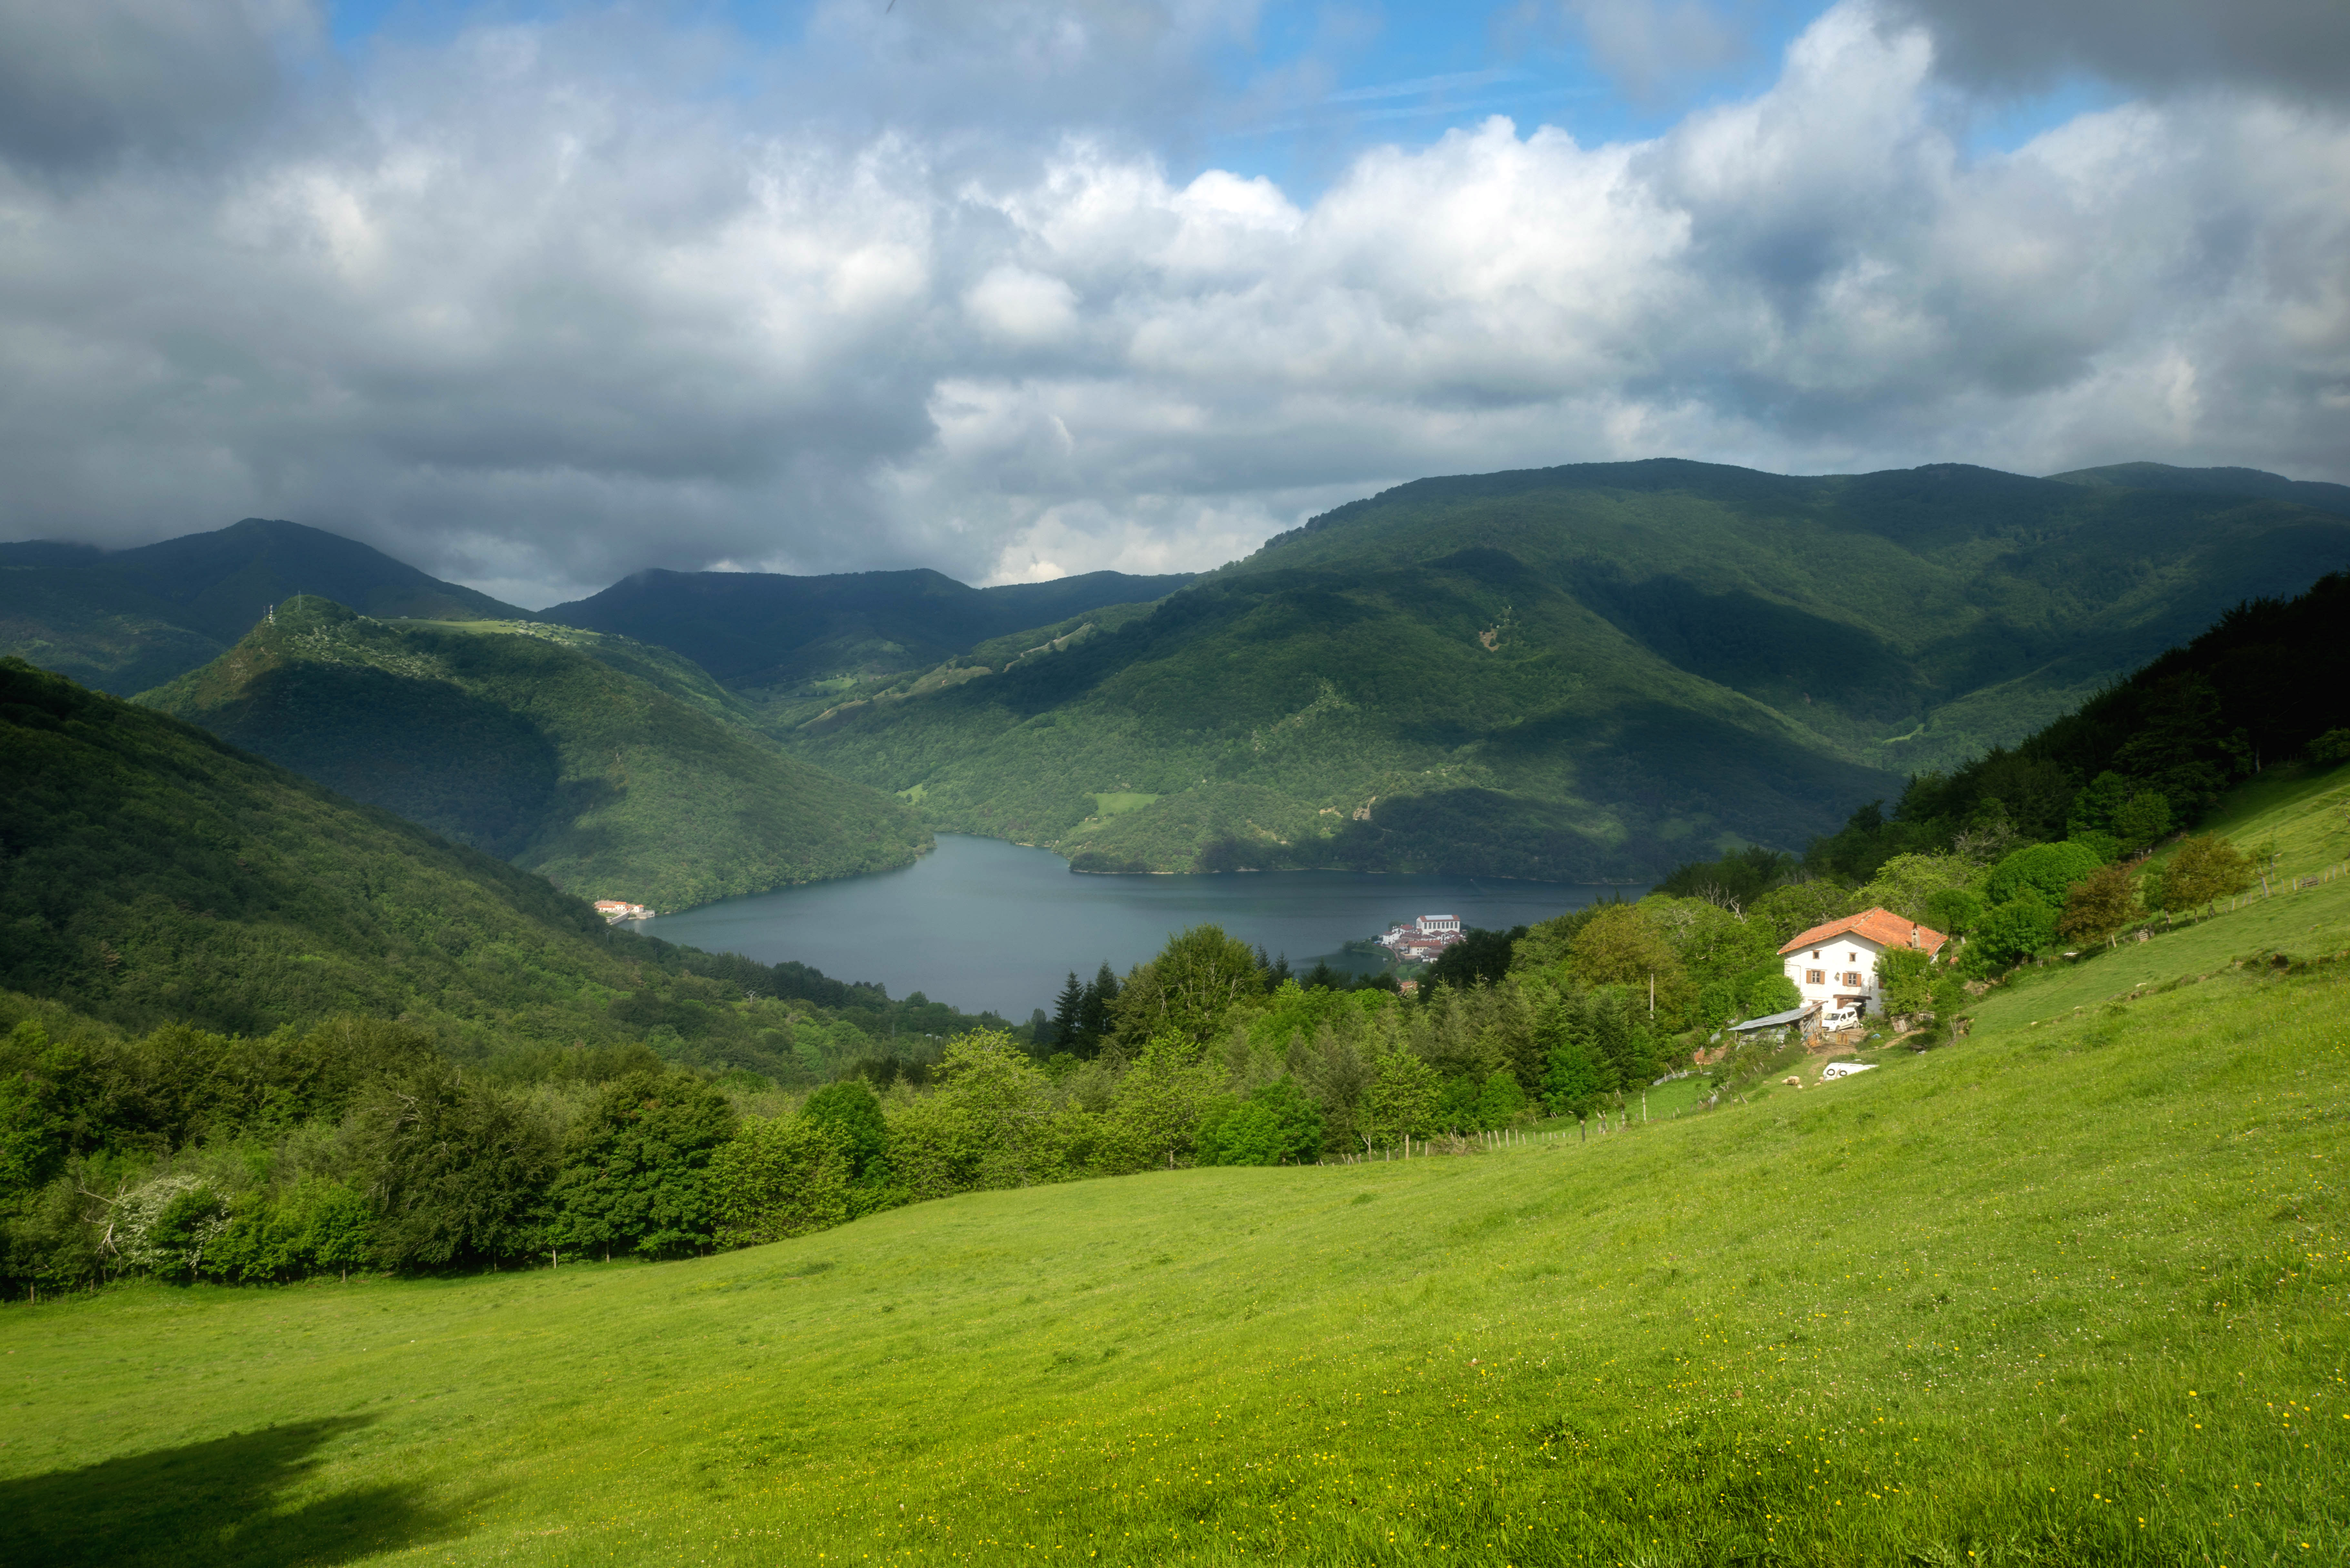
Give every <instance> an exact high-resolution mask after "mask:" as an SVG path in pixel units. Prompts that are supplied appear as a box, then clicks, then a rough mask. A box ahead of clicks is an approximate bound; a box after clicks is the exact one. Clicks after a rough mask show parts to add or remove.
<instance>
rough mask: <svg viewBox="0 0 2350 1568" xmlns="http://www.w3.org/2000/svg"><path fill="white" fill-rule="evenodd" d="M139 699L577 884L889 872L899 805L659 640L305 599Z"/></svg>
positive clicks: (695, 898)
mask: <svg viewBox="0 0 2350 1568" xmlns="http://www.w3.org/2000/svg"><path fill="white" fill-rule="evenodd" d="M140 701H143V702H146V703H148V704H150V705H151V706H153V707H157V708H160V709H161V710H163V711H166V712H170V713H172V714H174V715H176V716H178V717H181V718H183V719H187V720H189V721H191V722H196V723H201V724H203V725H205V726H206V727H207V728H210V729H212V730H213V731H214V732H216V733H218V734H220V735H222V736H223V737H224V739H227V740H229V741H231V742H234V743H235V744H237V745H240V746H244V747H245V748H247V749H249V750H252V751H255V752H257V753H261V754H262V755H264V756H267V757H269V758H271V759H272V760H273V761H276V762H279V763H284V764H285V765H286V766H288V767H292V768H295V769H296V770H297V771H300V772H302V773H304V774H308V775H309V776H311V777H313V778H317V779H318V780H319V781H320V782H322V783H324V784H328V786H329V787H331V788H334V789H336V790H338V791H340V792H341V793H343V794H348V795H350V796H352V797H353V798H355V799H359V800H363V801H366V802H369V804H371V805H381V806H383V807H385V808H386V809H387V810H391V811H395V812H398V813H400V815H404V816H407V817H409V818H411V820H414V821H417V822H420V823H422V824H423V825H425V826H429V827H431V828H432V829H434V830H435V831H437V832H440V833H442V834H445V835H447V836H450V837H452V838H455V839H458V840H460V841H461V842H465V843H470V844H473V845H474V846H477V847H480V848H483V849H485V850H488V851H490V852H492V853H494V854H498V855H501V856H504V857H507V858H509V859H512V860H513V861H514V862H515V864H516V865H519V866H522V867H526V868H528V869H530V870H534V871H536V872H539V873H540V874H542V875H544V876H545V877H547V878H548V879H549V880H550V881H552V882H554V883H555V884H556V886H557V887H559V888H566V889H567V890H569V891H572V892H576V893H578V894H580V895H581V896H583V897H587V898H630V899H634V900H637V901H639V902H643V903H648V904H651V905H653V906H655V907H656V908H660V909H677V908H680V907H682V906H685V905H690V904H702V903H708V902H710V901H711V900H712V899H716V898H726V897H729V896H731V895H733V894H738V893H752V892H759V891H763V890H764V889H766V888H775V887H778V886H781V885H783V884H785V883H790V882H805V881H811V880H815V879H816V878H819V877H838V876H847V875H854V874H856V873H859V872H866V871H876V870H882V869H886V868H888V867H892V866H900V865H904V864H905V863H906V862H907V861H909V860H910V859H912V858H913V857H914V856H915V855H916V854H917V853H919V852H920V850H921V849H922V848H923V847H925V846H927V844H928V842H929V835H928V834H927V833H925V832H924V831H923V830H922V828H921V826H920V824H919V823H917V822H916V821H915V819H914V817H913V815H912V814H911V813H910V811H908V810H907V809H906V808H905V807H904V806H902V805H899V803H897V802H895V801H892V800H889V799H888V798H887V797H885V796H882V795H880V794H878V793H876V792H874V791H872V790H868V789H866V788H864V787H862V786H860V785H857V784H848V783H847V782H846V781H843V780H840V779H836V778H833V777H831V776H829V775H827V774H823V773H821V772H819V771H818V770H816V769H815V768H813V767H810V766H809V765H808V764H807V763H804V762H800V761H798V760H796V759H795V758H792V757H789V756H786V755H785V754H784V753H781V752H780V751H778V750H777V749H776V748H775V746H774V745H773V744H772V743H771V742H768V741H766V740H765V739H764V737H762V736H760V735H758V734H756V733H755V732H753V731H752V730H750V729H749V728H748V727H747V725H746V724H745V722H743V713H742V711H741V710H740V709H739V706H738V705H737V704H736V703H735V702H734V701H733V699H731V698H730V697H729V696H728V695H727V694H726V693H725V692H724V691H722V690H721V689H720V688H719V687H718V686H717V685H716V683H715V682H713V681H712V680H710V679H709V678H708V677H707V676H706V675H702V673H701V672H700V671H698V670H694V668H693V667H692V665H691V663H690V662H688V661H687V660H685V659H681V658H680V657H679V656H677V655H675V654H672V653H670V652H668V651H667V650H666V649H652V648H646V647H644V646H642V645H639V644H634V643H630V642H629V641H628V640H627V639H621V638H614V637H608V636H603V635H600V634H597V633H593V632H573V631H570V630H568V629H567V628H552V627H541V626H536V625H526V624H524V623H519V622H511V621H504V622H484V623H482V624H481V625H479V626H474V627H465V628H452V627H446V626H437V625H431V624H421V623H414V622H381V621H375V620H370V619H367V618H360V617H354V616H352V615H351V614H350V613H349V612H348V611H346V610H344V609H342V608H341V607H338V606H334V605H329V604H328V603H326V602H325V601H324V600H320V599H317V598H312V597H305V598H302V599H299V600H296V601H294V602H292V603H290V604H288V605H286V606H285V607H281V609H280V610H279V612H278V615H277V618H276V622H275V623H274V624H270V625H263V626H258V627H255V628H254V629H253V630H252V631H251V632H250V633H249V634H248V635H247V636H246V637H245V639H244V640H243V641H242V642H240V643H238V644H237V646H236V647H235V648H234V649H232V650H231V651H230V652H229V653H227V654H224V656H222V658H220V659H216V660H214V661H213V663H211V664H209V665H207V666H205V667H204V668H203V669H202V670H195V671H193V672H192V673H190V674H188V675H185V676H182V678H181V679H179V680H176V681H174V682H172V684H171V685H169V686H165V687H162V688H159V689H158V690H156V691H151V692H148V693H145V694H144V695H143V696H142V697H141V698H140Z"/></svg>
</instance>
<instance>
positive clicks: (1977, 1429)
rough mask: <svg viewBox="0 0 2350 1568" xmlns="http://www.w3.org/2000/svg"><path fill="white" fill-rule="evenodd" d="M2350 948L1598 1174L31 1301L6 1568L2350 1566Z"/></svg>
mask: <svg viewBox="0 0 2350 1568" xmlns="http://www.w3.org/2000/svg"><path fill="white" fill-rule="evenodd" d="M2346 948H2350V881H2338V882H2334V883H2330V884H2327V885H2326V886H2324V887H2322V888H2314V889H2310V890H2307V891H2303V892H2299V893H2295V894H2293V895H2291V896H2289V897H2283V898H2275V899H2272V900H2269V901H2268V902H2266V903H2264V904H2260V905H2255V906H2253V907H2251V908H2249V909H2243V910H2240V911H2237V912H2236V913H2234V914H2230V915H2225V916H2222V917H2220V918H2219V919H2213V920H2210V921H2207V922H2204V923H2201V924H2199V925H2195V926H2192V927H2189V928H2187V929H2181V930H2179V931H2177V932H2173V933H2170V934H2168V935H2166V936H2163V937H2161V938H2158V939H2157V940H2154V941H2150V942H2147V943H2144V944H2133V945H2130V946H2128V947H2126V948H2124V949H2122V950H2117V951H2116V952H2112V953H2108V954H2103V955H2100V956H2098V957H2096V958H2094V959H2092V960H2089V961H2084V962H2081V963H2078V964H2074V965H2069V966H2063V967H2052V968H2050V969H2047V970H2045V971H2034V972H2033V974H2032V975H2030V976H2029V977H2028V978H2026V979H2023V980H2022V981H2017V982H2016V983H2013V984H2012V985H2009V986H2006V987H2002V989H2000V990H1998V991H1995V992H1992V993H1991V995H1990V996H1988V997H1986V998H1984V999H1983V1000H1982V1002H1981V1004H1980V1006H1979V1007H1978V1009H1977V1014H1976V1016H1977V1020H1978V1022H1977V1024H1976V1027H1975V1030H1974V1032H1973V1033H1972V1034H1971V1035H1970V1036H1969V1037H1968V1038H1967V1039H1965V1040H1964V1041H1962V1042H1961V1043H1960V1044H1956V1045H1954V1046H1951V1047H1950V1048H1947V1049H1943V1050H1938V1051H1934V1052H1931V1053H1928V1054H1923V1055H1913V1054H1909V1053H1908V1052H1903V1051H1893V1052H1880V1053H1877V1054H1875V1056H1874V1058H1873V1059H1875V1060H1877V1061H1878V1062H1879V1063H1880V1064H1881V1070H1879V1071H1877V1072H1874V1073H1869V1074H1866V1075H1861V1076H1859V1077H1856V1078H1854V1079H1850V1080H1846V1081H1844V1082H1841V1083H1837V1084H1833V1085H1819V1084H1816V1083H1813V1084H1811V1085H1809V1086H1806V1087H1804V1088H1803V1089H1801V1090H1795V1089H1787V1088H1783V1087H1780V1088H1773V1089H1769V1090H1765V1091H1762V1092H1759V1093H1755V1094H1751V1095H1750V1096H1748V1099H1747V1101H1746V1102H1745V1103H1742V1104H1740V1103H1732V1104H1731V1105H1728V1106H1723V1107H1721V1109H1718V1110H1714V1111H1711V1112H1707V1113H1703V1114H1694V1113H1685V1114H1682V1115H1679V1116H1661V1117H1659V1116H1655V1114H1654V1110H1653V1106H1652V1119H1651V1120H1650V1121H1649V1122H1648V1124H1647V1125H1645V1126H1641V1125H1639V1124H1638V1123H1637V1121H1636V1123H1635V1125H1634V1126H1633V1127H1631V1128H1630V1129H1629V1130H1628V1131H1626V1132H1623V1133H1619V1134H1617V1135H1615V1136H1611V1137H1604V1138H1601V1137H1595V1138H1593V1139H1592V1140H1591V1141H1589V1142H1587V1143H1583V1142H1569V1141H1564V1140H1555V1139H1554V1140H1549V1141H1540V1142H1535V1143H1531V1144H1528V1145H1525V1146H1521V1147H1514V1148H1512V1149H1509V1150H1506V1151H1503V1152H1495V1153H1489V1154H1482V1155H1476V1156H1469V1157H1462V1158H1430V1159H1415V1160H1411V1161H1409V1162H1394V1163H1387V1164H1379V1165H1370V1166H1355V1167H1333V1168H1305V1169H1272V1170H1264V1169H1206V1170H1190V1171H1176V1172H1159V1173H1155V1174H1149V1175H1143V1176H1137V1177H1131V1178H1127V1179H1116V1180H1101V1181H1088V1182H1082V1183H1077V1184H1074V1185H1070V1186H1065V1187H1055V1188H1047V1189H1031V1190H1026V1191H1018V1192H992V1193H983V1194H974V1195H969V1196H965V1197H961V1198H957V1199H950V1200H948V1201H944V1202H940V1203H932V1204H927V1205H923V1206H920V1207H916V1208H912V1209H907V1210H898V1211H896V1212H893V1213H889V1214H887V1215H883V1216H879V1217H878V1218H875V1219H871V1220H862V1221H859V1222H858V1223H857V1224H854V1225H851V1226H848V1227H847V1228H844V1229H842V1230H838V1231H830V1232H827V1233H825V1234H821V1235H816V1236H811V1237H806V1238H803V1239H801V1240H798V1241H790V1242H785V1243H782V1244H780V1245H776V1246H771V1247H765V1248H760V1249H757V1250H754V1251H743V1252H735V1253H731V1254H727V1255H724V1256H720V1257H714V1258H709V1259H704V1260H700V1261H694V1262H677V1263H666V1264H658V1265H640V1264H622V1263H615V1264H609V1265H589V1266H581V1267H573V1266H568V1265H567V1266H565V1267H563V1268H561V1269H560V1270H546V1269H541V1270H537V1271H534V1272H524V1273H505V1274H496V1275H489V1276H483V1277H470V1278H463V1279H450V1280H445V1281H433V1280H425V1281H379V1280H368V1281H359V1280H353V1281H352V1282H349V1283H348V1284H338V1283H332V1282H328V1283H320V1284H311V1285H303V1286H291V1287H286V1288H280V1289H229V1288H212V1287H198V1288H186V1289H175V1288H169V1287H164V1286H159V1285H138V1286H126V1287H121V1288H118V1289H112V1290H109V1291H104V1292H100V1293H96V1294H90V1295H81V1296H76V1297H71V1298H68V1299H66V1300H63V1301H59V1302H56V1303H45V1304H43V1305H41V1306H39V1307H10V1308H8V1309H7V1310H6V1311H5V1313H0V1350H5V1355H0V1561H6V1562H9V1563H36V1562H37V1563H60V1564H63V1563H126V1564H139V1563H155V1564H164V1563H172V1564H180V1563H205V1564H230V1563H238V1564H244V1563H251V1564H262V1563H359V1562H387V1563H390V1562H417V1563H491V1562H495V1563H519V1564H541V1563H544V1564H570V1563H581V1564H585V1563H891V1562H916V1563H1013V1562H1054V1561H1060V1562H1073V1563H1201V1564H1208V1563H1263V1562H1268V1561H1276V1560H1277V1561H1284V1562H1295V1563H1362V1564H1374V1563H1377V1564H1390V1563H1392V1564H1402V1563H1414V1564H1424V1563H1474V1564H1488V1563H1490V1564H1504V1563H1511V1564H1535V1563H1623V1564H1683V1563H1687V1564H1700V1563H1703V1564H1715V1563H1826V1564H1844V1563H1850V1564H1881V1563H1920V1564H1991V1563H2001V1564H2005V1563H2018V1564H2021V1563H2048V1564H2058V1563H2064V1564H2115V1563H2147V1564H2155V1563H2211V1564H2221V1565H2227V1568H2240V1565H2241V1568H2250V1565H2252V1564H2265V1563H2343V1562H2345V1561H2350V1488H2345V1486H2344V1485H2343V1482H2342V1478H2343V1477H2344V1476H2345V1474H2350V1382H2345V1378H2346V1377H2350V1237H2345V1206H2344V1199H2343V1182H2344V1173H2343V1170H2342V1167H2343V1165H2344V1164H2345V1161H2350V1137H2345V1128H2350V1122H2345V1109H2350V978H2346V976H2345V971H2350V964H2345V965H2340V966H2337V965H2335V964H2334V963H2332V962H2329V961H2327V960H2328V959H2329V958H2330V957H2332V956H2333V955H2337V954H2340V953H2342V952H2343V950H2345V949H2346ZM2277 954H2282V955H2283V956H2284V959H2285V961H2283V962H2279V961H2277V958H2276V956H2275V955H2277ZM2240 961H2241V962H2240ZM1817 1064H1818V1063H1817V1061H1816V1060H1815V1061H1814V1062H1813V1063H1811V1064H1809V1068H1808V1070H1807V1072H1806V1073H1805V1074H1804V1076H1806V1077H1807V1079H1808V1078H1812V1077H1814V1075H1815V1074H1816V1068H1817Z"/></svg>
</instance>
